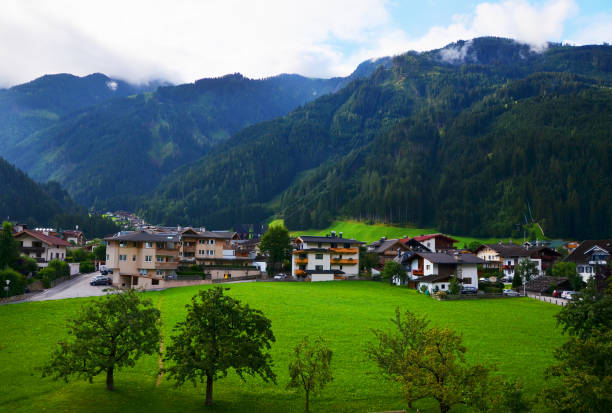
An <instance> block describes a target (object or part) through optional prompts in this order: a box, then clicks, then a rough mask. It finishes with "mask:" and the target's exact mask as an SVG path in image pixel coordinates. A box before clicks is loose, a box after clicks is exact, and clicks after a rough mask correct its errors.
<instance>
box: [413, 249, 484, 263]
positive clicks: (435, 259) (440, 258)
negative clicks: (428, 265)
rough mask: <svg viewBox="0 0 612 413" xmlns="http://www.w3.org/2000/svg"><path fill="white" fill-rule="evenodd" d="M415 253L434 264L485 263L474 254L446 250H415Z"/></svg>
mask: <svg viewBox="0 0 612 413" xmlns="http://www.w3.org/2000/svg"><path fill="white" fill-rule="evenodd" d="M414 255H418V256H420V257H423V258H425V259H426V260H427V261H430V262H432V263H434V264H484V262H485V261H484V260H482V259H480V258H478V257H477V256H475V255H474V254H462V253H456V254H455V253H445V252H415V253H414Z"/></svg>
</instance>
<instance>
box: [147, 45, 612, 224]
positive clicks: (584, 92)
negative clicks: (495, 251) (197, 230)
mask: <svg viewBox="0 0 612 413" xmlns="http://www.w3.org/2000/svg"><path fill="white" fill-rule="evenodd" d="M611 79H612V47H609V46H587V47H569V46H560V45H551V46H550V47H549V49H547V50H546V51H545V52H543V53H533V52H531V51H530V50H529V47H528V46H526V45H520V44H518V43H515V42H513V41H511V40H508V39H496V38H480V39H474V40H473V41H470V42H458V43H456V44H453V45H449V46H447V47H446V48H444V49H441V50H436V51H431V52H427V53H421V54H417V53H407V54H405V55H402V56H398V57H396V58H394V60H393V64H392V67H391V68H389V69H379V70H378V71H377V72H376V73H374V74H373V75H372V76H371V77H369V78H367V79H364V80H360V81H357V82H354V83H352V84H350V85H349V86H347V87H346V88H345V89H342V90H340V91H339V92H337V93H335V94H333V95H328V96H325V97H323V98H320V99H318V100H316V101H314V102H312V103H310V104H308V105H305V106H304V107H302V108H299V109H297V110H295V111H294V112H293V113H291V114H289V115H288V116H286V117H284V118H281V119H277V120H274V121H271V122H265V123H262V124H258V125H255V126H252V127H249V128H246V129H244V130H242V131H240V132H238V133H237V134H236V135H235V136H233V137H232V138H231V139H230V140H229V141H227V142H226V143H225V144H223V145H221V146H219V147H217V148H215V149H214V150H213V151H211V152H210V153H209V154H208V155H206V156H205V157H203V158H202V159H200V160H198V161H196V162H194V163H193V164H191V165H187V166H185V167H182V168H179V169H178V170H177V171H175V172H174V173H173V174H171V175H170V176H169V177H168V178H166V179H164V181H162V183H161V184H160V186H159V187H158V189H157V191H156V193H155V197H153V198H152V199H148V200H147V201H146V203H143V204H142V209H143V211H144V212H145V213H146V215H147V217H148V218H149V219H150V220H152V221H153V222H157V221H159V222H165V223H173V224H176V223H187V222H188V223H190V224H192V225H200V224H204V225H211V224H213V225H217V226H224V225H225V226H227V225H231V224H232V223H235V222H249V221H254V220H260V219H264V218H265V217H266V216H269V215H271V214H273V213H277V214H279V215H280V216H282V217H284V218H285V220H286V222H287V224H288V225H289V227H290V228H294V229H297V228H308V227H312V226H325V225H327V224H328V221H329V220H330V219H331V218H333V217H338V216H344V217H351V218H357V219H360V218H361V219H379V220H386V221H389V222H396V223H415V224H418V225H426V226H436V227H439V228H440V229H442V230H445V231H452V232H454V233H459V234H477V235H481V236H484V235H495V236H499V235H506V234H508V233H509V232H511V231H513V230H514V229H515V228H516V224H517V223H520V222H522V221H521V220H522V219H523V218H524V217H523V215H524V212H525V211H526V209H527V208H528V205H530V206H531V208H532V210H533V215H535V216H537V217H539V218H540V219H542V220H544V222H545V224H546V225H547V231H548V232H549V233H550V234H558V235H569V236H580V235H581V234H593V235H594V234H595V233H597V234H600V233H602V234H603V233H606V232H607V233H609V232H610V230H611V229H612V222H611V219H610V212H609V211H607V210H606V207H605V206H604V205H605V202H608V204H609V200H610V198H609V197H610V183H609V179H608V177H609V176H610V166H609V163H608V161H607V159H608V157H609V156H610V155H611V154H610V150H611V149H610V148H611V145H612V143H611V136H610V130H612V129H611V128H610V127H611V126H612V119H610V117H611V116H612V115H611V114H612V112H611V111H610V102H611V100H610V99H611V95H610V80H611ZM606 200H608V201H606ZM578 214H579V215H580V217H577V215H578Z"/></svg>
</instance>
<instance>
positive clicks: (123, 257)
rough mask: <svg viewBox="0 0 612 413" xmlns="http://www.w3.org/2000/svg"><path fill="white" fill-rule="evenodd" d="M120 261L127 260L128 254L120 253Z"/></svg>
mask: <svg viewBox="0 0 612 413" xmlns="http://www.w3.org/2000/svg"><path fill="white" fill-rule="evenodd" d="M119 261H127V255H119Z"/></svg>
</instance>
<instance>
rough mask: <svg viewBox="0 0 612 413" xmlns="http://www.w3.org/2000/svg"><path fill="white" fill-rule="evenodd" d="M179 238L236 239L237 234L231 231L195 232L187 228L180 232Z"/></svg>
mask: <svg viewBox="0 0 612 413" xmlns="http://www.w3.org/2000/svg"><path fill="white" fill-rule="evenodd" d="M181 236H183V237H189V238H216V239H232V238H234V237H237V236H238V233H236V232H232V231H196V230H194V229H193V228H187V229H186V230H184V231H182V232H181Z"/></svg>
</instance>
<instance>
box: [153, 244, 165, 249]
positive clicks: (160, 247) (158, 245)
mask: <svg viewBox="0 0 612 413" xmlns="http://www.w3.org/2000/svg"><path fill="white" fill-rule="evenodd" d="M155 244H156V246H157V248H159V249H160V250H162V249H164V247H165V245H164V243H163V242H156V243H155Z"/></svg>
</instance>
